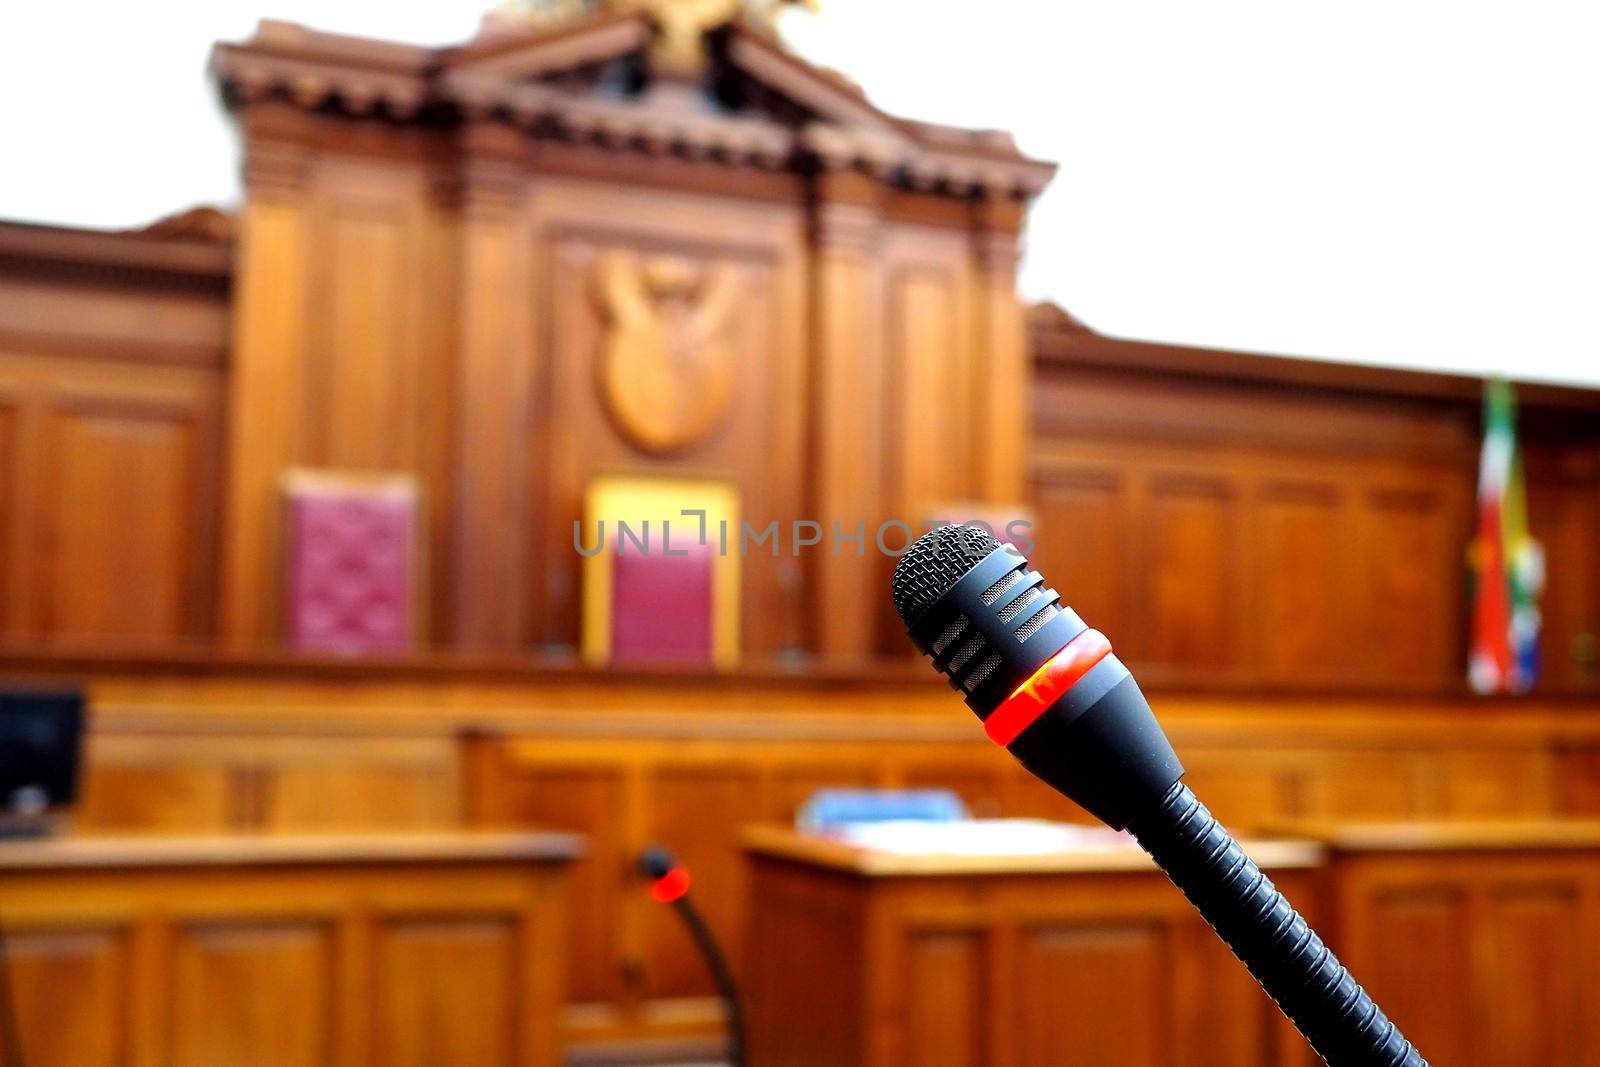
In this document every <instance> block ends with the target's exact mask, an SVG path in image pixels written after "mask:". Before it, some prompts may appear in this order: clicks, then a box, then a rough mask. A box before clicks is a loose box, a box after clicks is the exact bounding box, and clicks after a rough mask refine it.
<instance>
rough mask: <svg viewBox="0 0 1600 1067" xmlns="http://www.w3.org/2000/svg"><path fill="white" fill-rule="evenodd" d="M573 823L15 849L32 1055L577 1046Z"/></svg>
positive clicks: (37, 1066) (485, 1057) (310, 1056)
mask: <svg viewBox="0 0 1600 1067" xmlns="http://www.w3.org/2000/svg"><path fill="white" fill-rule="evenodd" d="M580 851H581V845H580V839H579V838H577V837H574V836H572V835H567V834H541V833H465V834H462V833H441V834H409V835H320V836H287V835H285V836H275V837H267V836H260V837H246V836H230V837H155V838H73V837H66V838H62V839H59V840H48V841H39V842H7V843H0V923H3V926H4V930H5V936H6V943H7V948H8V950H9V961H10V969H11V976H12V984H13V987H14V989H15V995H16V1004H17V1012H18V1016H19V1019H20V1030H21V1032H22V1035H23V1044H24V1048H25V1051H26V1055H27V1063H28V1065H29V1067H48V1065H53V1064H60V1065H63V1067H97V1065H101V1064H107V1065H109V1064H132V1065H135V1067H158V1065H159V1067H168V1065H171V1067H218V1065H223V1064H229V1065H232V1064H252V1065H274V1067H276V1065H284V1067H290V1065H295V1067H298V1065H302V1064H339V1065H345V1064H362V1065H372V1064H384V1065H398V1064H418V1065H424V1064H445V1063H462V1064H467V1063H471V1064H507V1065H510V1064H515V1065H528V1067H553V1065H554V1064H556V1063H557V1062H558V1059H559V1055H560V1048H559V1029H558V1016H559V1011H560V1006H561V1002H562V998H563V990H562V978H563V973H564V970H563V964H564V954H565V943H564V942H565V901H564V894H565V874H564V868H565V867H566V864H567V863H568V861H570V860H571V859H573V858H574V857H576V856H577V855H578V854H579V853H580Z"/></svg>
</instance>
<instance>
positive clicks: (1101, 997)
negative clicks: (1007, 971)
mask: <svg viewBox="0 0 1600 1067" xmlns="http://www.w3.org/2000/svg"><path fill="white" fill-rule="evenodd" d="M1168 937H1169V931H1168V930H1167V929H1166V928H1165V927H1164V926H1163V925H1161V924H1157V923H1148V924H1146V923H1137V922H1135V923H1127V924H1118V923H1116V922H1110V921H1108V922H1096V923H1093V924H1084V925H1056V924H1048V925H1039V926H1033V927H1025V928H1023V929H1022V930H1020V931H1019V932H1018V945H1017V978H1016V992H1015V995H1016V1000H1015V1003H1014V1005H1013V1006H1012V1010H1013V1011H1014V1012H1015V1013H1016V1016H1015V1022H1014V1024H1013V1025H1014V1026H1015V1027H1016V1035H1017V1044H1016V1062H1018V1063H1041V1064H1042V1063H1050V1064H1064V1065H1069V1067H1077V1065H1081V1067H1103V1065H1105V1064H1108V1063H1116V1064H1128V1065H1130V1067H1140V1065H1148V1067H1163V1065H1165V1064H1166V1063H1167V1062H1168V1056H1167V1052H1168V1050H1169V1049H1170V1048H1171V1047H1172V1039H1173V1032H1172V1012H1171V1002H1170V999H1169V996H1168V985H1167V977H1166V976H1167V974H1168V972H1169V971H1170V969H1171V967H1172V964H1173V960H1172V958H1171V957H1172V953H1171V946H1170V944H1169V941H1168ZM1002 1025H1004V1024H1002Z"/></svg>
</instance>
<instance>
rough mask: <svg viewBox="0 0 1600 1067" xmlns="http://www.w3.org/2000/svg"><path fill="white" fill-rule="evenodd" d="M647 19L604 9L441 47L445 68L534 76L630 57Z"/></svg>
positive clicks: (640, 43)
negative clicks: (547, 26)
mask: <svg viewBox="0 0 1600 1067" xmlns="http://www.w3.org/2000/svg"><path fill="white" fill-rule="evenodd" d="M650 34H651V27H650V19H649V18H648V17H647V16H646V15H644V14H643V13H642V12H637V11H630V12H623V13H608V14H601V15H594V16H591V17H588V18H583V19H578V20H576V21H574V22H572V23H569V24H567V25H564V26H559V27H556V28H553V29H546V30H542V31H540V30H535V29H533V28H532V27H518V28H516V29H505V30H501V31H499V32H494V33H490V34H485V35H482V36H480V37H478V38H477V39H475V40H472V41H468V42H466V43H465V44H460V45H453V46H451V47H448V48H444V49H441V50H440V51H439V53H438V54H437V64H438V66H439V67H440V68H441V69H442V70H445V71H473V72H476V73H480V74H494V75H497V76H499V77H501V78H525V79H531V78H540V77H544V76H546V75H549V74H555V73H559V72H561V71H567V70H574V69H577V68H580V67H587V66H591V65H593V64H596V63H604V62H606V61H608V60H612V59H615V58H617V57H618V56H625V55H630V54H632V53H634V52H637V51H639V50H640V49H642V48H644V47H645V46H646V45H647V44H649V43H650Z"/></svg>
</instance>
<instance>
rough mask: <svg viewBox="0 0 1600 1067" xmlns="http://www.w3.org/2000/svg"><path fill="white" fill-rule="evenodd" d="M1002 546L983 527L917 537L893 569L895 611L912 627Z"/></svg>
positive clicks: (944, 529)
mask: <svg viewBox="0 0 1600 1067" xmlns="http://www.w3.org/2000/svg"><path fill="white" fill-rule="evenodd" d="M999 547H1000V542H999V541H996V540H995V539H994V535H993V534H991V533H990V532H989V531H988V530H985V529H984V528H983V527H982V526H941V527H939V528H938V529H937V530H930V531H929V532H928V533H925V534H923V535H922V536H921V537H919V538H917V541H916V543H915V544H913V545H912V546H911V547H910V548H909V549H907V550H906V554H905V555H904V556H901V557H900V562H899V563H898V564H896V565H895V568H894V586H893V591H894V609H895V611H898V612H899V613H900V621H901V622H903V623H905V624H906V625H907V626H910V625H911V624H912V623H913V622H916V621H917V619H919V618H921V617H922V613H923V612H924V611H927V610H928V607H929V606H930V605H931V604H932V603H933V602H934V601H935V600H938V599H939V598H940V597H942V596H944V594H945V593H946V592H947V591H948V590H949V589H950V587H951V586H953V585H955V584H956V582H958V581H960V580H961V576H962V575H964V574H966V573H967V572H968V571H970V570H971V569H972V568H973V567H976V566H977V565H978V563H979V561H981V560H982V559H983V558H984V557H985V556H987V555H988V554H989V553H991V552H993V551H994V550H995V549H997V548H999Z"/></svg>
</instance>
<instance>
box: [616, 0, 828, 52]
mask: <svg viewBox="0 0 1600 1067" xmlns="http://www.w3.org/2000/svg"><path fill="white" fill-rule="evenodd" d="M818 3H819V0H611V6H613V7H615V8H618V9H620V10H624V11H643V12H645V13H646V14H648V15H649V16H650V17H651V19H652V20H654V22H655V24H656V26H657V27H658V28H659V29H660V31H661V39H660V40H659V41H658V42H657V45H656V55H657V56H658V57H659V58H661V59H662V60H664V61H665V62H666V63H667V64H668V65H671V66H678V67H685V68H692V67H695V66H698V64H699V62H700V58H701V57H700V42H701V41H702V40H703V39H704V37H705V35H706V31H708V30H713V29H716V28H717V27H718V26H721V25H724V24H725V23H729V22H732V21H734V20H735V19H738V18H741V17H742V18H745V19H747V20H748V21H750V22H752V23H754V24H755V25H757V26H761V27H763V28H764V29H767V30H771V29H772V28H773V26H774V25H775V24H776V22H777V15H778V12H779V11H781V10H782V9H783V8H784V7H786V6H788V5H790V4H797V5H800V6H803V7H806V8H809V9H811V10H813V11H815V10H816V9H817V5H818Z"/></svg>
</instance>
